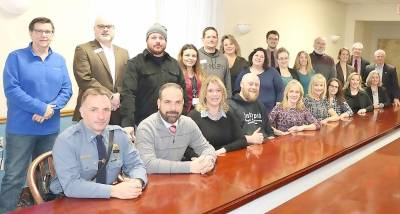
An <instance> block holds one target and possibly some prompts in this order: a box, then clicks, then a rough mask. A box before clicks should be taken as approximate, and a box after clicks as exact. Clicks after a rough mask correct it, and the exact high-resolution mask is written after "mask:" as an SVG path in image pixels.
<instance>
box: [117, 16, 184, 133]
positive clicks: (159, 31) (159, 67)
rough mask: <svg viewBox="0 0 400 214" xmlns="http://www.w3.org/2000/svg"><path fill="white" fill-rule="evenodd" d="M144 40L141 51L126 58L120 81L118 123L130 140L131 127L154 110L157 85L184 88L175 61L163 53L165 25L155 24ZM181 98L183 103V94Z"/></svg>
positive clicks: (165, 36)
mask: <svg viewBox="0 0 400 214" xmlns="http://www.w3.org/2000/svg"><path fill="white" fill-rule="evenodd" d="M146 43H147V48H146V49H145V50H144V51H143V52H142V53H140V54H138V55H137V56H135V57H134V58H132V59H130V60H128V64H127V70H126V72H125V75H124V80H123V84H122V92H121V96H122V99H121V100H122V101H121V117H122V120H121V126H122V127H125V128H124V129H125V131H126V132H127V133H128V134H130V135H131V137H132V139H133V140H134V138H135V136H134V127H135V126H137V125H139V123H140V122H141V121H142V120H143V119H145V118H146V117H148V116H149V115H151V114H152V113H154V112H157V111H158V109H157V98H158V91H159V89H160V87H161V86H162V85H164V84H165V83H168V82H172V83H177V84H179V85H180V86H181V87H182V88H185V79H184V76H183V73H182V70H181V69H180V67H179V65H178V62H177V61H176V60H175V59H174V58H172V57H171V56H170V55H169V54H168V53H167V52H165V48H166V46H167V28H166V27H164V26H162V25H161V24H159V23H155V24H154V25H153V26H151V27H150V28H149V30H148V31H147V33H146ZM184 92H186V91H185V90H184ZM136 98H138V99H136ZM184 99H185V106H186V105H187V98H186V93H185V94H184ZM184 109H186V108H184Z"/></svg>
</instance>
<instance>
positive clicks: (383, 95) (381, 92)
mask: <svg viewBox="0 0 400 214" xmlns="http://www.w3.org/2000/svg"><path fill="white" fill-rule="evenodd" d="M365 92H367V94H368V96H369V98H370V99H371V101H372V103H374V98H373V97H372V90H371V87H367V88H365ZM378 97H379V103H383V107H386V106H390V104H391V102H390V99H389V96H388V95H387V92H386V89H385V88H384V87H378Z"/></svg>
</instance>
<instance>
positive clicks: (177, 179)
mask: <svg viewBox="0 0 400 214" xmlns="http://www.w3.org/2000/svg"><path fill="white" fill-rule="evenodd" d="M399 126H400V111H399V109H394V108H392V107H389V108H386V109H384V110H375V111H374V112H371V113H368V114H367V115H365V116H358V115H357V116H355V117H353V118H350V119H348V120H347V121H339V122H333V123H329V124H328V125H325V126H323V127H322V128H321V130H319V131H305V132H302V133H296V134H290V135H286V136H281V137H278V138H275V139H273V140H269V141H267V142H265V143H264V144H262V145H255V146H251V147H249V148H247V149H243V150H239V151H234V152H231V153H228V154H226V155H225V156H220V157H218V160H217V164H216V167H215V169H214V170H213V171H212V172H210V173H208V174H207V175H198V174H177V175H157V174H154V175H153V174H152V175H149V184H148V187H147V188H146V190H145V191H144V193H143V194H142V195H141V196H140V198H138V199H134V200H119V199H73V198H63V199H59V200H55V201H51V202H46V203H43V204H40V205H37V206H33V207H30V208H25V209H21V210H17V212H16V213H64V212H68V213H81V212H84V213H154V212H163V213H205V212H208V213H217V212H227V211H230V210H232V209H235V208H237V207H239V206H241V205H244V204H246V203H248V202H250V201H251V200H253V199H256V198H258V197H260V196H262V195H264V194H266V193H268V192H271V191H272V190H275V189H277V188H279V187H281V186H283V185H285V184H288V183H289V182H291V181H293V180H295V179H297V178H299V177H301V176H303V175H305V174H307V173H309V172H311V171H313V170H315V169H317V168H319V167H321V166H323V165H325V164H327V163H329V162H332V161H334V160H335V159H337V158H339V157H341V156H343V155H345V154H347V153H350V152H352V151H354V150H356V149H358V148H360V147H362V146H363V145H365V144H368V143H369V142H371V141H372V140H374V139H376V138H378V137H380V136H383V135H385V134H386V133H388V132H390V131H393V130H394V129H396V128H398V127H399Z"/></svg>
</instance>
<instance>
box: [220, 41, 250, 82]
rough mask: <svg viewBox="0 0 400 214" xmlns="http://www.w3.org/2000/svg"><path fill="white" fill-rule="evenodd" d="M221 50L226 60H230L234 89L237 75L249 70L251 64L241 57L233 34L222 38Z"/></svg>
mask: <svg viewBox="0 0 400 214" xmlns="http://www.w3.org/2000/svg"><path fill="white" fill-rule="evenodd" d="M219 50H220V51H221V52H222V53H223V54H224V55H225V56H226V58H228V63H229V71H230V72H231V83H232V88H233V86H234V85H235V80H236V77H237V75H238V74H239V73H240V71H242V70H243V69H244V68H248V67H249V63H248V62H247V61H246V60H245V59H244V58H243V57H242V56H241V53H240V46H239V43H238V42H237V40H236V39H235V37H234V36H232V35H231V34H228V35H224V36H223V37H222V39H221V47H220V49H219Z"/></svg>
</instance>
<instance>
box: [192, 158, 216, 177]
mask: <svg viewBox="0 0 400 214" xmlns="http://www.w3.org/2000/svg"><path fill="white" fill-rule="evenodd" d="M213 168H214V160H213V158H212V157H211V156H208V155H201V156H200V157H198V158H192V161H191V162H190V172H191V173H200V174H205V173H207V172H209V171H211V170H212V169H213Z"/></svg>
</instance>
